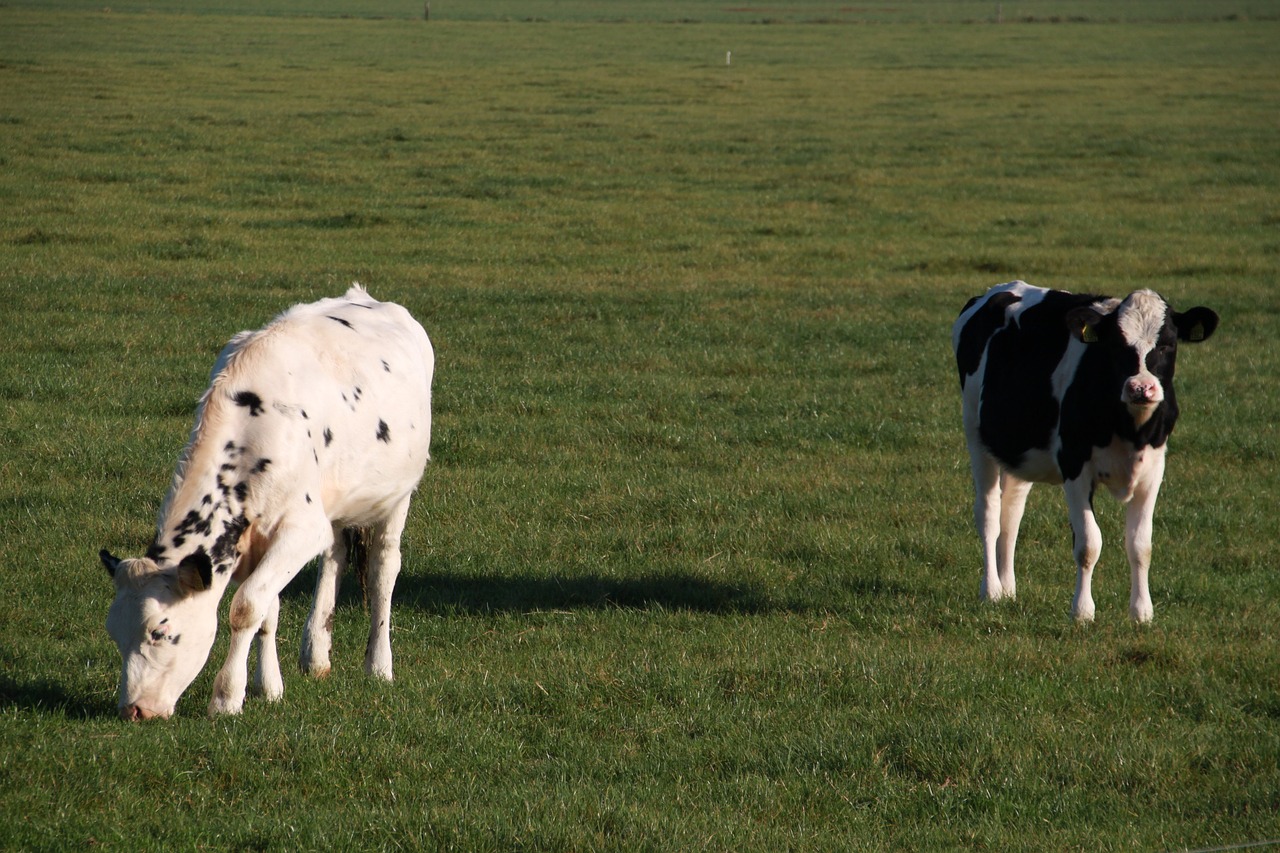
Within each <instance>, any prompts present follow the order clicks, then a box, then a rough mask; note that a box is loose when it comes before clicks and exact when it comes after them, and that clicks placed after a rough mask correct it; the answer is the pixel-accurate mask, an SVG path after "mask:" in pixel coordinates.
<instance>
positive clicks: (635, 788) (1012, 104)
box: [0, 0, 1280, 850]
mask: <svg viewBox="0 0 1280 853" xmlns="http://www.w3.org/2000/svg"><path fill="white" fill-rule="evenodd" d="M993 5H994V4H989V3H983V4H970V3H945V4H944V3H937V2H931V0H921V2H912V3H900V4H896V5H895V6H894V7H893V9H892V10H889V9H888V7H886V8H885V9H870V8H866V9H861V8H860V9H857V10H855V9H852V8H845V7H840V8H836V7H834V6H832V7H823V6H821V5H820V4H819V5H808V6H787V7H785V8H783V7H779V8H777V9H773V8H769V9H764V8H754V7H752V8H746V7H743V8H741V9H739V8H728V7H724V6H723V5H713V4H692V5H689V4H685V5H681V6H676V5H674V4H671V3H668V2H653V3H642V4H636V3H630V4H626V8H625V9H624V8H623V7H622V6H619V5H618V4H609V3H602V2H599V0H574V2H572V3H565V2H557V3H555V4H538V3H535V4H533V5H529V4H523V5H520V6H518V7H517V6H515V5H512V4H507V3H504V2H499V0H493V2H487V3H470V4H467V5H466V6H465V7H463V6H456V7H455V6H453V5H450V4H441V3H437V4H435V8H433V9H432V17H431V20H430V21H422V20H420V18H421V13H422V11H423V10H422V7H421V6H418V7H414V8H413V9H407V7H403V6H392V5H387V4H378V3H367V4H364V5H363V6H362V7H361V8H360V9H359V10H353V9H349V8H345V7H341V6H339V5H335V4H329V3H325V2H321V3H319V4H318V5H317V4H312V5H311V6H309V7H308V9H307V10H306V12H305V14H303V13H302V12H300V11H299V9H298V8H297V7H296V6H293V5H291V4H286V3H268V4H253V8H249V6H248V5H246V4H242V3H238V2H236V0H218V2H215V0H209V2H203V3H201V4H199V5H198V6H192V5H191V4H183V5H182V6H181V8H178V7H177V6H175V5H174V4H169V3H166V2H151V3H148V4H146V8H145V9H144V8H142V7H141V6H135V5H132V4H129V3H125V4H116V3H113V4H112V9H111V11H110V12H107V11H104V10H103V9H102V7H101V4H94V5H92V6H91V7H90V6H89V5H86V4H83V3H79V2H75V1H74V0H57V2H53V3H42V4H29V3H23V2H18V3H10V4H8V5H7V6H5V7H3V8H0V90H2V91H4V92H5V93H6V95H5V98H4V101H3V104H0V125H2V126H3V128H4V139H5V143H4V146H3V151H0V160H2V165H3V167H4V168H3V169H0V199H3V202H4V203H3V206H0V291H2V293H0V295H2V297H3V298H0V325H2V326H3V328H4V330H5V336H4V338H3V341H2V342H0V412H2V413H3V416H2V417H0V525H3V528H4V530H5V534H6V535H5V536H4V538H3V540H2V544H0V555H2V556H3V564H4V566H5V573H4V575H3V576H2V577H3V579H2V580H0V584H3V588H4V590H5V592H6V593H7V594H5V595H3V596H0V626H3V629H2V630H0V802H2V803H3V806H0V846H3V847H6V848H8V847H13V848H19V849H27V848H35V849H40V848H62V847H70V846H81V845H93V846H102V847H106V848H124V849H137V848H139V847H143V848H148V847H161V846H175V847H196V846H202V847H212V848H217V849H240V848H246V847H252V848H258V849H269V848H276V847H286V846H290V847H300V848H321V847H325V848H329V847H335V846H341V847H344V848H352V849H385V848H394V847H405V848H423V847H429V848H440V849H465V850H490V849H492V850H499V849H501V850H509V849H628V850H630V849H687V848H693V847H697V848H708V847H710V848H714V849H726V848H741V849H749V850H776V849H794V850H808V849H813V850H829V849H883V848H886V847H890V848H893V847H902V848H913V849H934V848H942V847H947V848H950V847H975V848H1001V849H1046V848H1048V849H1098V848H1105V849H1120V848H1125V849H1128V848H1136V849H1152V850H1155V849H1186V848H1196V847H1212V846H1223V845H1230V844H1243V843H1248V842H1251V841H1261V840H1266V839H1268V838H1271V837H1274V836H1275V828H1274V825H1275V823H1274V821H1275V818H1274V816H1275V814H1276V812H1277V809H1280V767H1277V763H1278V761H1280V715H1278V713H1277V711H1278V709H1280V696H1278V694H1277V680H1276V673H1277V672H1280V659H1278V657H1277V648H1280V647H1278V646H1277V643H1276V633H1275V625H1276V624H1280V618H1278V617H1280V614H1278V613H1277V601H1280V596H1278V595H1277V593H1280V589H1278V588H1277V581H1276V578H1275V573H1274V571H1272V568H1273V566H1274V564H1275V556H1276V548H1277V542H1278V541H1280V531H1278V529H1277V526H1276V522H1275V519H1274V513H1273V512H1271V502H1270V500H1269V496H1270V495H1272V494H1274V493H1276V492H1277V490H1278V489H1280V483H1278V482H1277V467H1276V465H1275V464H1274V463H1275V457H1276V445H1275V436H1274V430H1273V427H1272V424H1274V422H1275V421H1276V419H1277V418H1276V414H1277V413H1276V407H1275V403H1274V402H1273V397H1274V395H1273V394H1271V393H1269V390H1270V387H1271V384H1272V380H1274V378H1275V376H1276V375H1277V374H1278V372H1280V371H1278V365H1277V355H1276V348H1275V347H1274V346H1272V345H1270V344H1269V343H1268V342H1270V341H1273V340H1275V339H1276V338H1277V335H1278V334H1280V317H1277V312H1276V310H1275V307H1274V305H1275V298H1274V296H1275V294H1274V284H1275V282H1274V279H1275V259H1276V255H1277V253H1278V251H1280V242H1277V239H1276V224H1277V221H1278V219H1277V213H1276V210H1275V199H1276V197H1277V189H1278V187H1277V180H1278V173H1277V169H1276V164H1277V163H1280V156H1278V155H1280V151H1278V150H1277V137H1276V134H1275V133H1274V130H1275V121H1274V116H1275V115H1276V107H1277V103H1278V102H1280V84H1277V78H1276V75H1275V74H1274V47H1273V45H1274V44H1275V43H1276V38H1277V32H1276V26H1277V25H1276V23H1275V21H1274V20H1273V19H1274V16H1269V15H1268V14H1267V13H1266V10H1265V9H1263V10H1261V11H1259V9H1257V8H1254V7H1246V6H1245V5H1243V4H1241V5H1240V6H1239V7H1238V8H1237V7H1236V6H1233V5H1232V4H1230V3H1227V4H1214V5H1213V6H1212V7H1209V6H1206V5H1205V4H1187V3H1154V2H1145V0H1144V2H1134V3H1130V4H1126V5H1125V6H1124V8H1123V9H1121V8H1119V7H1115V6H1114V4H1107V5H1104V4H1100V3H1092V2H1088V0H1079V2H1068V3H1060V2H1055V3H1052V4H1050V3H1040V2H1026V3H1017V4H1009V3H1006V4H1004V6H1003V15H1004V19H1005V23H1004V24H1002V25H1001V26H989V25H987V24H989V23H991V21H990V18H991V17H992V16H993V13H994V9H993ZM1055 17H1057V18H1058V19H1059V23H1061V25H1060V26H1051V25H1048V24H1050V23H1052V22H1053V18H1055ZM528 18H535V19H537V20H535V21H527V22H526V19H528ZM624 19H625V20H624ZM681 19H686V20H685V22H684V23H674V22H676V21H679V20H681ZM1028 20H1030V21H1032V22H1033V23H1027V21H1028ZM694 21H696V23H694ZM766 21H767V22H768V23H769V24H770V25H768V26H763V25H762V24H764V23H766ZM837 23H838V24H849V25H848V26H835V25H832V24H837ZM854 24H856V26H855V25H854ZM864 24H865V25H864ZM727 51H732V61H731V63H730V64H726V63H725V54H726V52H727ZM1013 277H1022V278H1025V279H1027V280H1030V281H1032V282H1034V283H1037V284H1043V285H1049V286H1058V287H1066V288H1068V289H1076V290H1091V291H1104V292H1112V293H1122V292H1126V291H1128V290H1132V289H1135V288H1137V287H1154V288H1156V289H1158V290H1160V291H1161V292H1163V293H1164V294H1165V295H1166V296H1168V297H1169V298H1170V299H1171V300H1172V301H1173V303H1174V304H1175V305H1176V306H1179V307H1183V306H1188V305H1191V304H1206V305H1210V306H1212V307H1214V308H1215V309H1216V310H1218V311H1219V312H1220V313H1221V315H1222V316H1223V325H1222V327H1221V329H1220V331H1219V332H1218V334H1217V335H1216V336H1215V337H1214V338H1213V339H1212V340H1211V341H1209V342H1207V343H1205V344H1204V345H1202V346H1198V347H1187V348H1186V350H1185V352H1184V354H1183V356H1182V358H1181V359H1180V361H1181V364H1180V366H1179V374H1178V390H1179V401H1180V404H1181V405H1182V408H1183V421H1182V422H1181V423H1180V425H1179V428H1178V431H1177V433H1176V434H1175V436H1174V438H1173V442H1172V445H1173V449H1172V452H1171V455H1170V461H1169V468H1168V472H1167V475H1166V481H1165V486H1164V489H1163V495H1162V499H1161V503H1160V506H1159V508H1158V511H1157V514H1156V526H1157V528H1156V546H1155V549H1156V550H1155V565H1154V569H1153V574H1152V586H1153V594H1154V598H1155V604H1156V622H1155V624H1154V625H1152V626H1149V627H1145V628H1136V627H1134V626H1131V625H1129V624H1127V622H1126V620H1125V612H1126V606H1127V592H1128V589H1127V584H1128V571H1127V567H1126V566H1125V563H1124V557H1123V551H1122V547H1121V545H1120V542H1121V540H1122V522H1121V513H1120V512H1119V510H1118V508H1116V507H1115V506H1114V505H1113V504H1110V502H1109V500H1108V499H1105V498H1104V499H1101V500H1100V502H1099V511H1100V513H1099V514H1100V521H1101V522H1102V525H1103V533H1104V539H1105V550H1104V555H1103V561H1102V564H1101V567H1100V569H1099V571H1098V574H1097V577H1096V580H1095V597H1096V599H1097V601H1098V605H1099V607H1098V612H1099V617H1098V622H1097V624H1095V625H1092V626H1076V625H1073V624H1071V623H1070V621H1069V619H1068V615H1067V611H1068V606H1069V601H1070V590H1071V584H1072V582H1073V577H1072V574H1073V571H1072V569H1071V566H1070V541H1069V540H1070V534H1069V531H1068V528H1067V526H1066V513H1065V508H1064V507H1063V505H1062V500H1061V498H1060V496H1058V495H1057V494H1055V493H1054V490H1052V489H1048V488H1042V489H1038V490H1036V491H1035V492H1034V494H1033V495H1032V498H1031V502H1030V505H1029V508H1028V512H1027V517H1026V521H1025V525H1024V530H1023V536H1022V539H1021V542H1020V562H1021V571H1020V577H1019V599H1018V600H1017V601H1016V602H1012V603H1009V604H1007V605H1004V606H1000V607H983V606H979V605H978V604H977V602H976V592H977V584H978V579H979V578H978V568H977V566H978V563H979V557H978V549H977V543H976V538H975V536H974V534H973V532H972V530H971V521H970V505H971V500H972V498H971V492H970V485H969V476H968V471H967V461H966V459H965V456H964V449H963V441H962V437H961V434H960V428H959V411H958V409H959V406H958V402H959V400H958V393H957V389H956V381H955V376H954V367H953V365H952V361H951V356H950V352H949V328H950V324H951V321H952V319H953V318H954V316H955V314H956V313H957V312H958V310H959V308H960V306H961V305H963V303H964V301H965V300H966V299H967V298H968V297H970V296H972V295H974V294H976V293H979V292H981V291H982V290H983V289H985V288H986V287H988V286H989V285H991V284H994V283H996V282H997V281H1000V280H1005V279H1009V278H1013ZM352 279H359V280H361V281H362V282H364V283H365V284H366V285H368V286H369V288H370V289H371V291H372V292H373V293H374V295H375V296H377V297H378V298H381V299H389V300H395V301H398V302H401V303H402V304H404V305H406V306H407V307H409V308H410V310H412V311H413V313H414V314H415V315H416V316H417V317H419V319H420V320H421V321H422V322H423V324H424V325H425V326H426V328H427V329H428V331H429V332H430V333H431V335H432V338H433V341H434V342H435V344H436V350H437V356H438V381H437V385H436V389H435V401H436V412H435V427H436V431H435V442H434V447H433V459H434V461H433V464H432V466H431V467H430V468H429V469H428V473H427V476H426V478H425V479H424V481H423V484H422V487H421V489H420V492H419V495H418V498H417V502H416V504H415V508H414V510H413V512H412V514H411V521H410V525H409V527H408V530H407V531H406V537H405V543H404V557H405V569H404V573H403V575H402V577H401V579H400V583H399V585H398V588H397V597H396V605H395V610H394V620H395V624H394V636H393V646H394V650H395V655H396V672H397V681H396V682H395V683H394V684H390V685H387V684H380V683H374V682H371V681H369V680H368V679H366V678H364V677H363V675H362V674H361V672H360V666H361V661H362V655H363V643H364V635H365V631H366V630H367V628H366V624H367V623H366V619H365V614H364V607H363V601H362V597H361V594H360V591H359V589H358V587H357V585H356V584H355V583H354V582H353V581H348V584H347V587H346V588H345V589H344V592H343V595H342V597H341V599H340V603H339V610H338V614H337V618H336V620H335V631H336V642H335V661H334V662H335V667H334V672H333V675H332V676H331V677H329V678H328V679H324V680H319V681H314V680H309V679H305V678H303V677H301V676H298V675H293V676H288V675H287V676H286V691H287V694H286V698H285V700H284V701H283V702H282V703H280V704H276V705H266V704H263V703H261V702H252V701H251V702H250V703H249V704H248V705H247V707H246V710H245V713H244V715H243V716H241V717H238V718H235V719H218V720H212V721H210V720H207V719H205V718H204V716H203V709H204V706H205V702H206V699H207V696H208V693H209V690H210V688H211V681H212V675H213V673H212V670H214V669H215V668H216V666H214V665H210V666H209V667H208V668H207V669H208V670H209V671H206V672H205V673H204V674H202V676H201V677H200V678H199V679H198V680H197V681H196V683H195V684H194V685H193V686H192V688H191V689H190V691H189V692H188V694H187V696H186V697H184V699H183V700H182V702H181V703H180V704H179V706H178V713H177V715H176V716H175V717H174V719H172V720H170V721H168V722H167V723H165V724H161V725H146V726H124V725H122V724H121V723H120V722H118V721H117V720H116V719H115V718H114V705H115V688H116V680H117V677H118V660H117V656H116V653H115V650H114V647H113V646H112V644H111V642H110V640H109V639H108V637H107V635H106V633H105V631H104V630H103V628H102V620H103V618H104V616H105V611H106V607H107V603H108V600H109V596H110V587H109V584H108V582H107V579H106V577H105V574H104V573H103V572H102V570H101V568H100V566H99V565H98V564H97V561H96V558H95V556H94V555H95V554H96V552H97V549H98V548H100V547H102V546H103V545H109V546H110V547H112V548H113V549H115V550H117V551H121V552H124V551H132V552H140V551H142V550H144V549H145V547H146V544H147V542H148V541H149V539H150V537H151V535H152V532H153V531H152V519H153V517H154V513H155V511H156V508H157V506H158V503H159V501H160V499H161V497H162V494H163V491H164V489H165V487H166V485H167V483H168V480H169V477H170V474H171V472H172V466H173V464H174V462H175V460H176V458H177V455H178V453H179V451H180V449H181V446H182V444H183V442H184V441H185V439H186V436H187V433H188V431H189V429H190V426H191V412H192V409H193V407H194V403H195V400H196V399H197V398H198V396H199V394H200V393H201V391H202V390H203V389H204V387H205V384H206V382H207V377H208V370H209V368H210V366H211V365H212V363H213V360H214V358H215V357H216V354H217V352H218V350H219V349H220V347H221V345H222V343H223V342H225V341H226V340H227V339H228V338H229V337H230V336H231V335H232V334H234V333H235V332H237V331H239V330H241V329H243V328H252V327H256V326H259V325H261V324H262V323H264V322H266V321H267V320H268V319H270V318H271V317H272V316H273V315H274V314H276V313H277V312H279V311H280V310H282V309H283V308H285V307H287V306H288V305H289V304H292V303H294V302H300V301H309V300H312V299H315V298H318V297H320V296H327V295H332V294H334V293H339V292H341V291H342V290H343V289H345V287H346V286H347V285H348V284H349V282H350V281H351V280H352ZM312 583H314V574H313V572H312V571H310V570H308V571H306V572H304V573H303V575H302V576H301V577H300V578H299V579H298V580H296V581H295V582H294V584H293V585H292V586H291V587H290V588H289V589H288V590H286V593H285V597H284V602H283V606H282V614H281V635H282V654H283V655H284V656H285V657H286V658H288V657H291V656H293V655H295V654H296V653H297V645H296V644H297V642H298V637H299V636H300V632H301V626H302V623H303V620H304V619H305V616H306V611H307V608H308V607H309V600H310V586H311V584H312ZM224 653H225V640H224V641H223V643H222V644H219V645H218V646H217V647H215V650H214V652H213V656H212V659H213V660H214V661H215V662H216V661H217V660H219V659H220V657H221V655H223V654H224Z"/></svg>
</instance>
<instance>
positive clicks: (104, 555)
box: [98, 548, 120, 577]
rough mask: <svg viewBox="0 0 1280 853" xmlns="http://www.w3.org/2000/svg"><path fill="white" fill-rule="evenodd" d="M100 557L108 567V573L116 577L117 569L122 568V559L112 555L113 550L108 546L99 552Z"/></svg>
mask: <svg viewBox="0 0 1280 853" xmlns="http://www.w3.org/2000/svg"><path fill="white" fill-rule="evenodd" d="M98 559H99V560H101V561H102V565H104V566H106V567H107V574H109V575H111V577H115V576H116V569H118V568H120V561H119V560H118V559H116V558H115V557H113V556H111V552H109V551H108V550H107V549H106V548H103V549H102V550H101V551H99V552H98Z"/></svg>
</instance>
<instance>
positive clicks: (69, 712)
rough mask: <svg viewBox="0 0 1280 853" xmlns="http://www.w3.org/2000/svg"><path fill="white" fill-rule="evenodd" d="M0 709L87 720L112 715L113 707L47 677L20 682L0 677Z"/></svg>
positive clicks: (13, 678)
mask: <svg viewBox="0 0 1280 853" xmlns="http://www.w3.org/2000/svg"><path fill="white" fill-rule="evenodd" d="M0 708H18V709H25V710H30V711H39V712H41V713H46V714H47V713H49V712H56V713H61V714H64V715H65V716H67V717H69V718H79V719H90V718H94V717H110V716H114V715H115V706H114V704H112V703H111V702H104V701H101V700H99V699H94V698H92V697H90V696H87V695H84V694H78V693H75V692H73V691H70V690H68V689H67V687H66V686H65V685H62V684H58V683H56V682H54V681H50V680H49V679H47V678H29V679H25V680H24V679H22V678H20V677H15V676H14V675H10V674H8V673H5V674H0Z"/></svg>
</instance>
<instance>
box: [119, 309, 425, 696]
mask: <svg viewBox="0 0 1280 853" xmlns="http://www.w3.org/2000/svg"><path fill="white" fill-rule="evenodd" d="M434 365H435V356H434V353H433V351H432V348H431V342H430V340H428V338H427V335H426V332H424V331H423V329H422V327H421V326H420V325H419V324H418V323H417V321H415V320H414V319H413V317H411V316H410V315H409V312H408V311H406V310H405V309H404V308H402V307H400V306H399V305H394V304H391V303H388V302H378V301H376V300H374V299H373V298H371V297H370V296H369V294H368V293H366V292H365V290H364V289H363V288H362V287H360V286H359V285H358V284H357V285H353V286H352V287H351V289H350V290H348V291H347V293H346V295H345V296H343V297H342V298H340V299H324V300H321V301H319V302H316V303H313V304H310V305H298V306H295V307H293V308H291V309H289V310H288V311H286V312H285V313H283V314H281V315H280V316H279V317H277V318H276V319H275V320H274V321H273V322H272V323H270V324H269V325H268V326H266V327H265V328H263V329H261V330H259V331H256V332H242V333H240V334H239V335H236V336H235V337H234V338H233V339H232V340H231V342H230V343H229V344H227V346H226V348H225V349H223V351H222V354H221V355H220V356H219V357H218V360H217V363H216V364H215V366H214V370H213V377H212V381H211V384H210V386H209V389H208V390H207V391H206V392H205V394H204V397H203V398H202V399H201V401H200V404H199V407H198V409H197V412H196V423H195V429H194V430H193V432H192V435H191V440H190V442H189V443H188V445H187V448H186V450H185V452H184V453H183V455H182V458H181V460H180V462H179V463H178V468H177V471H176V473H175V474H174V477H173V483H172V485H171V486H170V488H169V493H168V496H167V497H166V498H165V500H164V503H163V506H162V508H161V510H160V517H159V521H158V525H157V530H156V538H155V541H154V542H153V543H152V545H151V547H150V549H149V550H148V551H147V555H146V556H145V557H142V558H139V559H134V560H121V559H117V558H116V557H113V556H111V555H110V554H109V553H107V552H106V551H105V550H104V551H103V552H102V553H101V555H100V556H101V559H102V562H103V563H104V564H105V565H106V567H107V570H108V571H109V572H110V573H111V574H112V576H113V578H114V580H115V587H116V597H115V601H114V602H113V603H112V605H111V610H110V613H109V614H108V616H107V630H108V632H109V633H110V634H111V637H112V639H114V640H115V642H116V645H118V646H119V648H120V656H121V658H122V659H123V666H122V669H121V672H120V697H119V710H120V715H121V716H122V717H124V718H125V719H127V720H139V719H148V718H151V717H168V716H169V715H171V714H172V713H173V710H174V706H175V705H176V703H177V701H178V698H179V697H180V696H181V695H182V693H183V691H184V690H186V688H187V687H188V686H189V685H190V684H191V682H192V681H193V680H194V679H195V677H196V676H197V675H198V674H199V672H200V670H201V669H202V668H203V667H204V664H205V661H206V660H207V659H208V657H209V651H210V649H211V648H212V646H213V641H214V635H215V634H216V631H217V621H218V605H219V602H220V601H221V599H222V595H223V593H224V592H225V591H226V589H227V587H228V586H229V585H230V584H231V582H232V581H233V580H235V581H237V582H238V583H239V588H238V589H237V590H236V592H235V597H234V598H233V599H232V602H231V608H230V612H229V615H228V621H229V622H230V623H231V645H230V649H229V651H228V653H227V659H226V662H225V663H224V664H223V666H222V669H221V670H220V671H219V672H218V675H217V678H216V679H215V681H214V686H213V698H212V700H211V701H210V703H209V713H210V714H235V713H238V712H239V711H240V710H241V708H242V706H243V704H244V698H245V692H246V688H247V682H248V658H249V651H250V645H251V644H252V642H253V640H254V639H255V638H256V639H257V640H258V645H259V655H258V668H257V674H256V679H255V688H256V691H257V692H258V693H260V694H261V695H263V696H265V697H266V698H267V699H279V698H280V697H281V696H282V695H283V693H284V682H283V680H282V679H281V677H280V665H279V662H278V659H277V656H276V647H275V638H276V621H277V617H278V614H279V609H280V600H279V594H280V591H281V590H282V589H284V587H285V585H286V584H288V583H289V581H291V580H292V579H293V578H294V576H295V575H297V573H298V572H299V570H301V569H302V567H303V566H304V565H305V564H306V563H307V562H308V561H310V560H311V559H312V558H314V557H315V556H316V555H318V554H321V553H323V554H324V559H323V561H322V563H321V568H320V572H319V575H318V577H317V581H316V594H315V603H314V605H313V607H312V610H311V615H310V616H309V617H308V619H307V623H306V627H305V629H304V636H303V640H302V654H301V664H302V669H303V671H304V672H309V673H311V674H313V675H324V674H326V673H327V672H328V671H329V651H330V647H331V641H332V630H333V610H334V602H335V599H336V596H337V590H338V583H339V580H340V578H341V574H342V572H343V569H344V568H345V566H346V560H347V554H346V548H345V545H344V542H343V536H342V532H343V530H344V529H346V528H350V527H358V528H362V529H364V530H366V531H367V534H368V535H367V541H368V543H369V548H368V550H369V567H368V576H367V591H368V596H369V609H370V627H369V644H368V647H367V650H366V653H365V669H366V670H367V671H368V672H370V673H372V674H374V675H377V676H380V677H382V678H386V679H388V680H390V679H391V676H392V671H391V635H390V624H391V592H392V588H393V586H394V585H395V581H396V576H397V574H398V573H399V571H400V534H401V531H402V530H403V529H404V524H405V518H406V516H407V514H408V511H409V499H410V497H411V495H412V494H413V491H414V489H415V488H416V487H417V485H418V481H419V480H420V479H421V477H422V473H423V470H424V468H425V466H426V464H427V459H428V452H429V449H430V443H431V379H432V373H433V371H434Z"/></svg>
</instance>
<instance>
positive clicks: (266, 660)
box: [253, 595, 284, 702]
mask: <svg viewBox="0 0 1280 853" xmlns="http://www.w3.org/2000/svg"><path fill="white" fill-rule="evenodd" d="M279 623H280V596H278V595H277V596H276V597H275V598H274V599H273V600H272V602H271V607H270V609H269V610H268V611H267V618H266V619H264V620H263V621H262V627H261V628H259V629H258V671H257V673H256V675H255V676H254V679H253V688H254V693H256V694H257V695H259V696H261V697H263V698H264V699H267V700H268V701H271V702H274V701H276V700H277V699H279V698H281V697H282V696H284V679H283V678H281V677H280V658H279V657H278V654H277V650H276V627H277V626H278V625H279Z"/></svg>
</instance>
